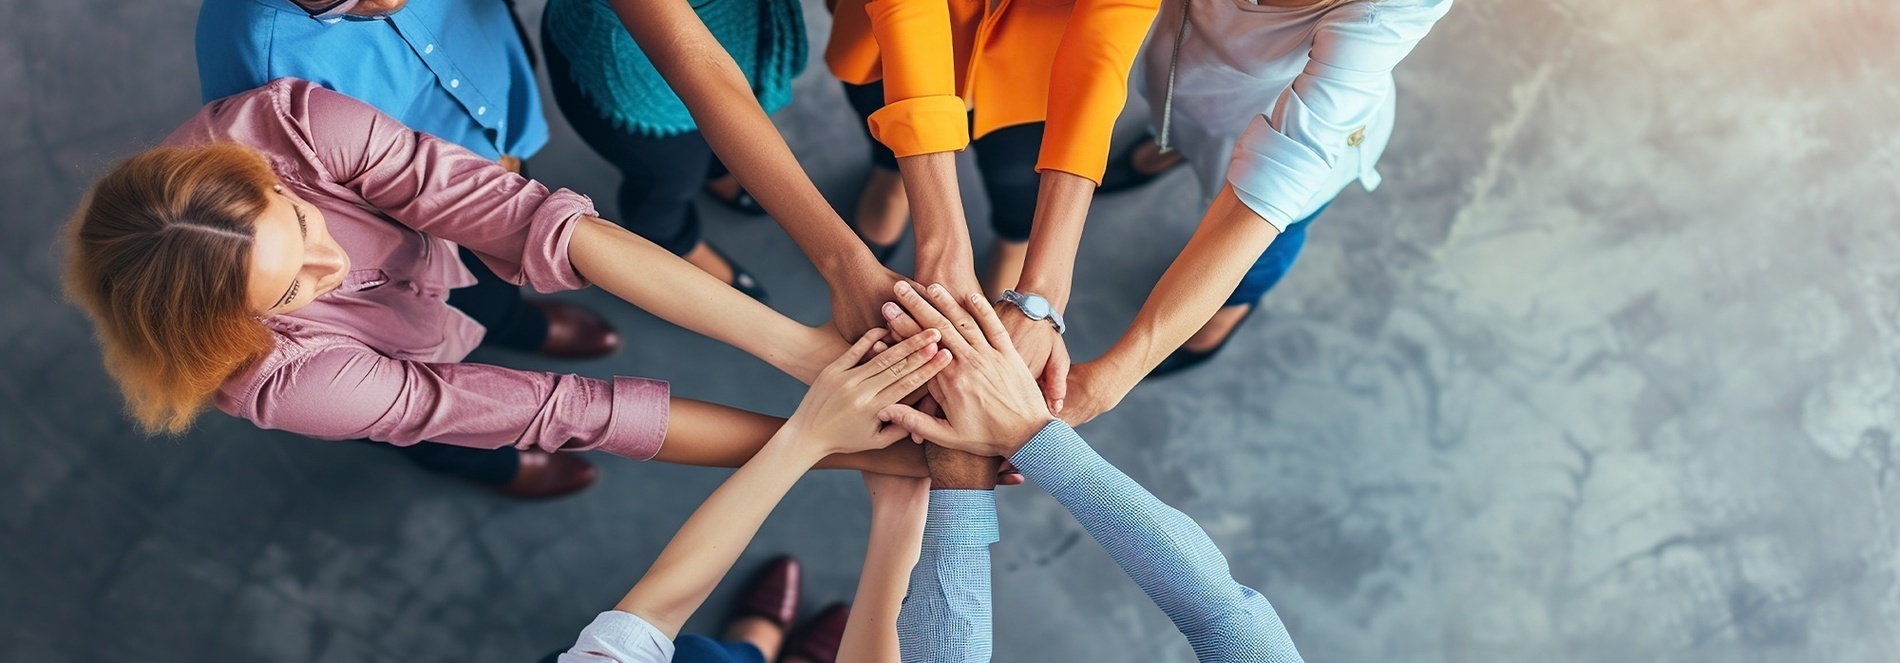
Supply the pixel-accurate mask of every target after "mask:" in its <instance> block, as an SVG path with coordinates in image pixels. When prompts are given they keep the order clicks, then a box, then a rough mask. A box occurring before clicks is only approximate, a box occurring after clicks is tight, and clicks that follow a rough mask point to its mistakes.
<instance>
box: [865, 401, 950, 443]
mask: <svg viewBox="0 0 1900 663" xmlns="http://www.w3.org/2000/svg"><path fill="white" fill-rule="evenodd" d="M877 418H878V419H880V420H883V421H887V422H890V423H891V425H893V426H897V427H899V428H902V429H904V430H907V431H910V432H911V433H914V434H915V435H914V436H913V437H923V438H927V439H932V440H944V439H949V438H951V437H953V436H954V434H955V433H956V431H955V430H954V429H952V428H950V422H949V421H947V420H944V419H938V418H936V417H933V416H930V415H928V414H924V413H922V412H919V411H917V408H914V407H911V406H909V405H904V404H902V403H896V404H892V405H886V406H884V409H882V410H878V412H877Z"/></svg>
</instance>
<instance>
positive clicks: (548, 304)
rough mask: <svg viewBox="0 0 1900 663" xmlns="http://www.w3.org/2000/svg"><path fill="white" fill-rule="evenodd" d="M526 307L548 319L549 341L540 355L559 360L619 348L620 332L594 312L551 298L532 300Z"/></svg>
mask: <svg viewBox="0 0 1900 663" xmlns="http://www.w3.org/2000/svg"><path fill="white" fill-rule="evenodd" d="M527 304H528V305H529V306H533V307H535V308H537V309H540V311H541V313H542V314H543V315H546V316H547V318H548V340H547V342H545V343H542V344H541V354H544V355H547V356H549V357H559V358H561V359H593V358H596V357H605V356H607V355H610V354H613V353H614V351H615V350H618V349H620V334H619V333H616V332H615V331H614V328H613V325H609V324H607V320H606V319H604V318H601V317H600V316H599V315H595V314H594V312H593V311H589V310H587V309H584V308H581V307H579V306H575V305H573V304H569V303H567V302H560V301H555V300H552V299H534V300H529V301H528V302H527Z"/></svg>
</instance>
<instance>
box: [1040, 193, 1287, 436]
mask: <svg viewBox="0 0 1900 663" xmlns="http://www.w3.org/2000/svg"><path fill="white" fill-rule="evenodd" d="M1279 235H1280V230H1279V228H1276V227H1274V225H1273V224H1271V223H1267V221H1266V220H1265V219H1262V218H1261V217H1260V215H1259V214H1256V213H1254V211H1253V210H1252V209H1250V208H1248V207H1247V206H1246V205H1243V204H1241V202H1240V199H1239V198H1236V197H1234V190H1233V187H1231V186H1230V187H1223V188H1222V189H1221V192H1220V195H1218V196H1216V197H1215V198H1214V204H1213V205H1212V206H1210V207H1208V209H1207V214H1206V215H1204V216H1202V217H1201V225H1200V227H1198V228H1196V229H1195V230H1194V237H1193V238H1192V239H1189V240H1188V244H1187V248H1184V249H1182V250H1181V255H1179V256H1177V257H1175V259H1174V263H1173V264H1171V265H1169V266H1168V271H1167V273H1165V274H1162V275H1161V280H1160V281H1159V282H1157V283H1155V287H1154V290H1153V291H1152V292H1150V293H1149V294H1148V300H1147V301H1146V302H1145V303H1143V304H1142V305H1141V312H1140V313H1137V314H1135V321H1134V323H1132V324H1130V325H1129V327H1128V331H1127V332H1125V333H1123V334H1122V337H1121V339H1120V340H1117V341H1116V342H1115V345H1114V346H1113V347H1111V348H1109V350H1108V352H1106V353H1103V354H1102V356H1101V357H1100V358H1098V359H1096V360H1095V361H1092V362H1089V363H1087V364H1082V365H1079V366H1077V367H1076V368H1075V371H1074V372H1073V374H1072V375H1071V379H1070V383H1069V390H1068V402H1067V404H1066V405H1064V406H1063V408H1062V409H1061V411H1060V412H1057V413H1056V414H1058V415H1060V416H1061V417H1062V418H1063V420H1065V421H1068V422H1069V423H1070V424H1071V425H1076V426H1080V425H1082V424H1083V423H1084V422H1087V421H1088V420H1090V419H1094V418H1095V417H1096V416H1097V415H1100V414H1101V413H1103V412H1106V411H1108V410H1110V409H1112V408H1114V407H1115V405H1116V404H1117V403H1120V402H1121V400H1122V397H1123V396H1127V395H1128V391H1129V390H1131V389H1134V388H1135V385H1136V384H1139V383H1140V382H1141V379H1142V378H1143V377H1145V376H1147V375H1148V372H1149V371H1152V370H1154V367H1155V366H1157V365H1159V364H1160V363H1161V360H1162V359H1166V358H1167V356H1168V353H1171V352H1174V350H1175V348H1179V347H1181V344H1183V343H1186V342H1187V340H1188V337H1190V336H1193V335H1194V332H1195V331H1196V330H1198V329H1200V328H1201V325H1204V324H1206V323H1207V321H1208V319H1209V318H1212V317H1214V312H1215V311H1218V310H1220V307H1221V304H1222V303H1223V302H1225V301H1227V297H1228V295H1230V294H1232V293H1233V291H1234V287H1235V286H1238V285H1239V284H1240V279H1241V278H1242V277H1244V276H1246V275H1247V269H1248V268H1250V267H1252V266H1253V263H1254V261H1255V260H1258V259H1259V258H1260V254H1261V253H1263V252H1265V251H1266V250H1267V245H1269V244H1272V243H1273V238H1275V237H1278V236H1279Z"/></svg>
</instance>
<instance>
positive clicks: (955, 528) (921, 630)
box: [897, 490, 999, 663]
mask: <svg viewBox="0 0 1900 663" xmlns="http://www.w3.org/2000/svg"><path fill="white" fill-rule="evenodd" d="M998 538H999V537H998V533H997V527H996V493H995V492H993V491H989V490H932V491H930V515H929V517H928V518H927V519H926V522H925V524H924V543H923V552H922V554H921V555H920V556H919V558H918V560H917V566H916V568H914V569H912V570H911V572H910V588H909V591H908V594H907V595H906V596H905V597H904V609H903V611H902V612H901V613H900V614H899V615H898V616H897V634H898V641H899V642H900V643H901V645H902V649H903V660H904V661H905V663H919V662H925V663H938V662H941V663H968V662H970V661H988V660H990V651H991V630H990V629H991V622H990V545H991V544H994V543H996V541H997V540H998Z"/></svg>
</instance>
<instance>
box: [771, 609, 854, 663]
mask: <svg viewBox="0 0 1900 663" xmlns="http://www.w3.org/2000/svg"><path fill="white" fill-rule="evenodd" d="M850 620H851V606H850V605H848V604H844V603H833V604H831V607H828V608H825V609H824V611H823V612H820V613H818V616H817V617H813V618H812V620H811V621H809V622H806V623H805V627H804V628H801V629H798V631H797V632H794V633H792V637H790V638H786V639H785V655H786V656H802V657H805V658H808V659H811V660H812V661H813V663H836V661H837V660H838V644H839V643H840V642H843V641H844V625H845V622H848V621H850Z"/></svg>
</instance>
